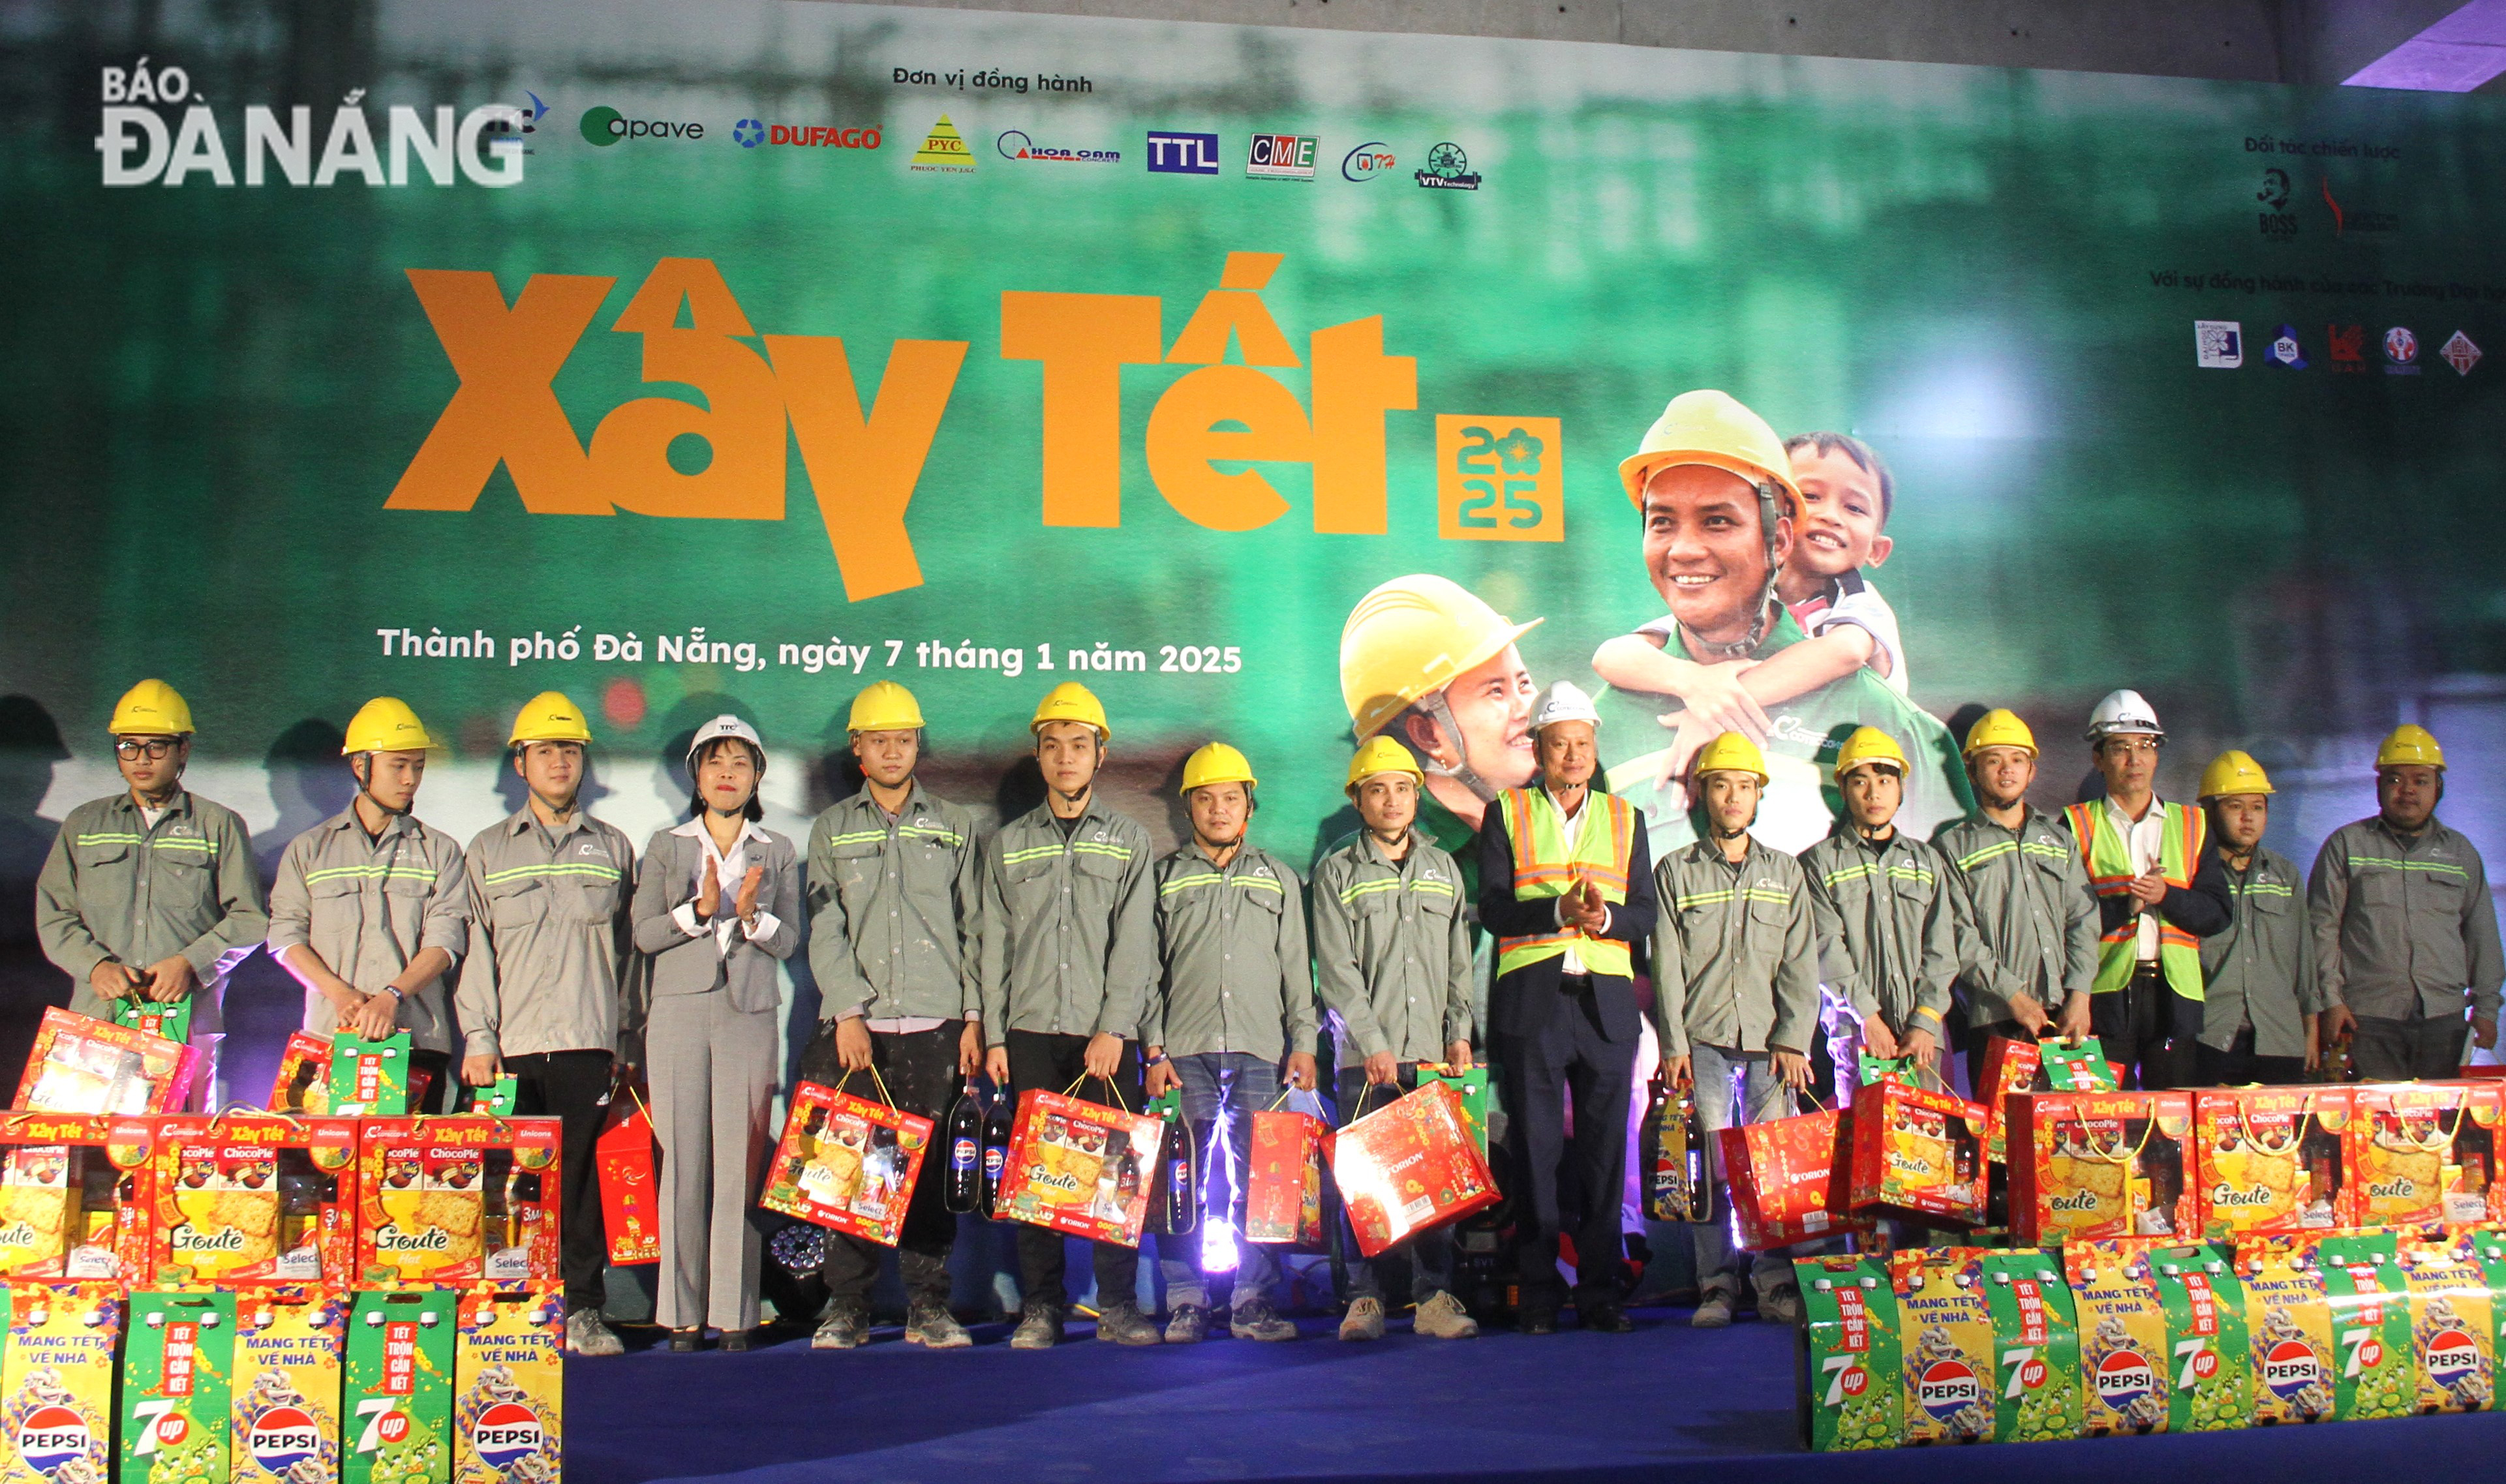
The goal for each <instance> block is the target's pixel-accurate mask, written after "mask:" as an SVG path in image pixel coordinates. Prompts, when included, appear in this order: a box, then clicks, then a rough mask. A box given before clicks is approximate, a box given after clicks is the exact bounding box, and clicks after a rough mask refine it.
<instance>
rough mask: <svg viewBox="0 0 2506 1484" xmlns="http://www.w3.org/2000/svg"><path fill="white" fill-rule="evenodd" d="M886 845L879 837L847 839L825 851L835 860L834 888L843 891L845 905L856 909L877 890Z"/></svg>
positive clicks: (829, 857) (866, 901)
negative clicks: (872, 838)
mask: <svg viewBox="0 0 2506 1484" xmlns="http://www.w3.org/2000/svg"><path fill="white" fill-rule="evenodd" d="M886 848H887V847H886V844H885V842H883V841H880V840H850V841H847V842H845V843H844V844H841V845H838V846H835V847H833V848H832V849H830V850H829V851H828V852H827V856H828V859H830V860H832V861H833V862H835V872H836V890H837V891H839V892H841V893H842V894H843V899H844V905H845V906H846V907H849V908H851V909H853V910H854V911H859V910H861V908H862V907H863V906H864V905H865V904H867V903H868V902H869V901H870V899H871V897H872V896H873V895H874V894H876V893H877V891H878V879H879V875H880V868H881V866H882V864H883V863H882V862H881V860H880V855H881V853H882V852H883V851H884V850H885V849H886Z"/></svg>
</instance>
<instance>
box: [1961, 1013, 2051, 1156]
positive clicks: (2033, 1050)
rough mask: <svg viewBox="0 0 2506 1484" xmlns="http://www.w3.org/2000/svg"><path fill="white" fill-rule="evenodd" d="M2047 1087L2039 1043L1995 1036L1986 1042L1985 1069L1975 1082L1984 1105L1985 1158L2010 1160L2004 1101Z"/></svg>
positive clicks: (1980, 1100)
mask: <svg viewBox="0 0 2506 1484" xmlns="http://www.w3.org/2000/svg"><path fill="white" fill-rule="evenodd" d="M2044 1085H2045V1064H2044V1061H2043V1059H2042V1057H2041V1056H2040V1055H2039V1053H2038V1047H2037V1044H2036V1042H2032V1041H2015V1040H2013V1039H2011V1038H2010V1037H2007V1036H1995V1037H1993V1038H1991V1039H1990V1040H1988V1041H1987V1042H1985V1043H1984V1070H1983V1071H1982V1072H1981V1073H1980V1074H1978V1076H1977V1077H1976V1079H1975V1089H1976V1092H1975V1100H1976V1101H1977V1102H1979V1103H1982V1104H1983V1105H1984V1152H1985V1157H1986V1158H1987V1159H1989V1160H1991V1161H1992V1162H1993V1163H1994V1164H2001V1163H2004V1162H2005V1161H2007V1160H2008V1159H2009V1157H2010V1132H2009V1124H2008V1118H2009V1110H2008V1109H2007V1108H2005V1107H2003V1106H2002V1100H2003V1099H2005V1098H2007V1097H2009V1096H2010V1094H2012V1093H2014V1092H2034V1091H2036V1090H2037V1089H2039V1088H2041V1087H2043V1086H2044Z"/></svg>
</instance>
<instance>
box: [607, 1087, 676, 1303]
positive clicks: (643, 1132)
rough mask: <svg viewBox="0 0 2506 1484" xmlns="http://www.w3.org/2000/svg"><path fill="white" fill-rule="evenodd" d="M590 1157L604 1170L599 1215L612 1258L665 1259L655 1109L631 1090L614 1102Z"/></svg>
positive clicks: (628, 1262) (627, 1262)
mask: <svg viewBox="0 0 2506 1484" xmlns="http://www.w3.org/2000/svg"><path fill="white" fill-rule="evenodd" d="M591 1157H592V1159H593V1161H594V1162H595V1164H596V1166H597V1169H598V1173H599V1176H600V1219H601V1224H602V1226H603V1228H604V1229H605V1230H606V1231H607V1232H608V1234H609V1260H610V1261H611V1262H612V1263H614V1264H616V1265H618V1266H620V1267H633V1266H635V1265H637V1264H638V1263H644V1262H659V1261H661V1260H662V1208H661V1205H660V1196H659V1194H658V1192H659V1190H660V1189H661V1186H660V1184H659V1182H658V1169H659V1158H660V1155H659V1153H658V1151H657V1150H656V1149H655V1148H654V1140H653V1114H652V1113H651V1111H650V1110H648V1109H647V1108H645V1106H644V1100H643V1098H642V1097H641V1096H639V1095H636V1094H634V1093H633V1092H632V1091H631V1090H630V1092H629V1094H628V1099H627V1101H618V1102H612V1103H611V1104H610V1109H609V1126H608V1127H607V1128H605V1129H602V1130H601V1131H600V1139H599V1141H598V1142H597V1143H596V1144H594V1145H593V1146H592V1150H591Z"/></svg>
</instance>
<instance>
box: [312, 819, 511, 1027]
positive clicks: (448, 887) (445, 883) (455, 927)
mask: <svg viewBox="0 0 2506 1484" xmlns="http://www.w3.org/2000/svg"><path fill="white" fill-rule="evenodd" d="M469 914H470V887H469V883H468V881H467V879H466V878H464V877H463V875H462V873H461V847H460V845H459V844H457V843H455V842H454V840H453V838H452V836H450V835H448V834H446V833H445V832H444V831H443V830H433V829H429V828H428V827H427V826H425V825H422V824H420V823H418V822H417V820H415V819H414V818H412V817H411V816H410V815H406V814H401V815H395V816H393V817H392V818H391V819H390V820H388V821H386V822H385V823H384V825H383V828H382V832H381V833H379V834H372V835H370V834H368V833H366V827H365V825H364V824H363V823H362V822H360V821H359V820H358V818H357V811H356V810H355V808H353V807H350V808H347V809H343V810H341V811H340V813H338V814H336V815H334V816H332V817H331V818H329V819H327V820H324V821H323V822H322V823H320V824H318V825H316V826H314V827H313V828H312V829H310V830H305V831H304V833H303V834H300V835H298V836H297V837H296V838H294V839H292V840H290V841H288V842H287V851H286V853H285V854H284V855H282V856H280V857H279V858H278V880H277V881H276V882H274V883H273V884H272V885H271V886H270V888H269V956H270V957H271V958H274V959H278V960H280V961H281V962H282V963H283V962H285V955H286V953H287V950H288V949H290V948H309V949H311V950H312V952H313V956H314V957H315V958H318V959H320V960H321V961H322V964H323V967H324V968H327V969H329V970H330V971H331V972H333V973H336V974H338V975H339V976H340V978H342V979H345V980H347V981H348V983H350V984H351V985H353V986H355V987H356V988H358V989H361V990H363V991H365V992H366V993H367V994H370V995H374V994H380V993H382V989H383V986H384V985H386V984H389V983H390V982H391V981H392V980H394V979H396V978H399V977H400V973H401V971H402V970H404V969H407V968H408V967H409V961H410V960H412V959H413V958H415V957H417V956H418V955H419V954H420V953H422V952H424V951H426V950H427V949H429V948H441V949H443V950H444V951H445V952H447V953H448V954H450V955H452V965H453V967H452V968H451V969H448V970H446V971H445V972H443V973H440V974H438V975H436V976H435V977H434V978H431V979H429V980H427V981H426V982H425V983H423V984H420V985H419V986H417V988H415V989H413V990H412V991H410V992H409V993H408V994H406V995H404V996H402V997H401V1002H400V1006H399V1008H398V1009H397V1010H395V1011H394V1013H393V1017H392V1024H393V1025H395V1026H396V1027H398V1028H399V1029H401V1030H404V1031H407V1032H409V1040H410V1044H411V1045H413V1046H416V1047H418V1048H419V1049H421V1050H426V1051H444V1052H449V1051H451V1049H452V998H451V995H452V991H451V983H452V978H453V975H454V972H455V971H457V970H458V968H459V966H460V963H461V955H462V954H463V953H465V952H467V951H468V949H469V947H470V922H469ZM339 1028H340V1010H339V1007H337V1006H335V1005H333V1004H332V1003H331V1002H330V1001H329V1000H328V999H326V998H324V997H323V994H322V992H321V991H320V990H317V989H310V988H308V989H306V990H305V991H304V1029H306V1030H308V1031H319V1032H324V1033H328V1032H331V1031H336V1030H338V1029H339Z"/></svg>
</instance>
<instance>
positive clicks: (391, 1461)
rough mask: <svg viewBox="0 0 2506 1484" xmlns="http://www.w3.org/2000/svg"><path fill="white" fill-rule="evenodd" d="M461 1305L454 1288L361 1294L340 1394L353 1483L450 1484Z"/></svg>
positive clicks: (346, 1472) (347, 1475) (349, 1483)
mask: <svg viewBox="0 0 2506 1484" xmlns="http://www.w3.org/2000/svg"><path fill="white" fill-rule="evenodd" d="M457 1298H458V1295H457V1294H455V1293H454V1292H453V1290H450V1289H403V1290H386V1289H369V1290H363V1291H360V1292H359V1293H358V1294H357V1296H356V1302H355V1306H354V1307H353V1308H352V1309H351V1310H350V1311H349V1314H348V1361H347V1374H346V1380H345V1382H344V1384H343V1385H342V1386H341V1388H340V1410H341V1412H343V1413H344V1414H345V1416H344V1418H343V1419H342V1421H343V1424H344V1426H345V1428H346V1436H347V1456H346V1466H345V1468H344V1469H343V1471H342V1476H343V1478H344V1479H345V1484H450V1481H451V1478H452V1350H453V1341H452V1323H453V1307H454V1304H455V1303H456V1301H457ZM291 1484H292V1481H291Z"/></svg>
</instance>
